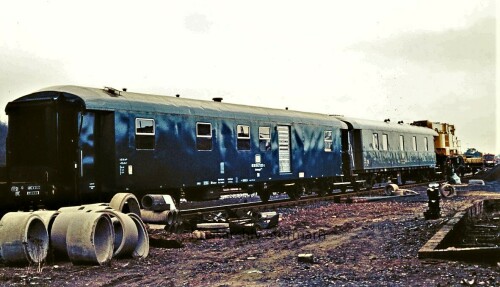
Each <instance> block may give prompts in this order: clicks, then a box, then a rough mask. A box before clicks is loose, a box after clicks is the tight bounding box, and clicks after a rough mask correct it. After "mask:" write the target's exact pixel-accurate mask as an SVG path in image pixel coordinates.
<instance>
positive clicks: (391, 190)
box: [384, 183, 399, 195]
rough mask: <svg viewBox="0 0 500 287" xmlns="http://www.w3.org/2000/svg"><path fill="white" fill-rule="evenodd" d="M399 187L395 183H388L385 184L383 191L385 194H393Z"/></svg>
mask: <svg viewBox="0 0 500 287" xmlns="http://www.w3.org/2000/svg"><path fill="white" fill-rule="evenodd" d="M398 189H399V186H398V185H397V184H393V183H390V184H388V185H386V186H385V188H384V192H385V194H386V195H393V194H394V192H395V191H396V190H398Z"/></svg>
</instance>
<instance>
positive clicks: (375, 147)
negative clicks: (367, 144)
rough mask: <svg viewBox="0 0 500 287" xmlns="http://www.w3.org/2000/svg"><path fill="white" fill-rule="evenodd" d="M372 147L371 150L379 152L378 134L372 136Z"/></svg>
mask: <svg viewBox="0 0 500 287" xmlns="http://www.w3.org/2000/svg"><path fill="white" fill-rule="evenodd" d="M372 146H373V150H380V145H379V139H378V133H373V134H372Z"/></svg>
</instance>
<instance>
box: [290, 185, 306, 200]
mask: <svg viewBox="0 0 500 287" xmlns="http://www.w3.org/2000/svg"><path fill="white" fill-rule="evenodd" d="M287 189H288V190H287V191H286V194H288V197H290V199H292V200H297V199H299V198H300V197H301V196H302V193H303V191H304V188H303V187H302V186H301V185H300V184H295V185H293V186H289V187H288V188H287Z"/></svg>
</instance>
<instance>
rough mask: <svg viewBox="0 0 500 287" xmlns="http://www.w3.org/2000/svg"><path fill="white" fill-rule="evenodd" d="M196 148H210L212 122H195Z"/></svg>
mask: <svg viewBox="0 0 500 287" xmlns="http://www.w3.org/2000/svg"><path fill="white" fill-rule="evenodd" d="M196 149H197V150H212V124H210V123H196Z"/></svg>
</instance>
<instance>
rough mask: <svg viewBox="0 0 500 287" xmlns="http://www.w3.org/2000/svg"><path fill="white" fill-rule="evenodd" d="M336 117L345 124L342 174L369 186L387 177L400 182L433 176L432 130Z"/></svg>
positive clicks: (401, 124)
mask: <svg viewBox="0 0 500 287" xmlns="http://www.w3.org/2000/svg"><path fill="white" fill-rule="evenodd" d="M337 118H338V119H339V120H342V121H343V122H344V123H346V124H347V126H348V129H347V130H345V131H344V134H343V142H342V143H343V145H342V146H343V150H344V163H345V164H344V174H351V175H353V176H356V177H358V178H360V179H363V180H365V181H366V183H367V185H368V186H371V185H373V184H374V183H376V182H384V181H387V179H388V178H391V179H393V178H397V179H398V181H399V183H400V184H401V183H403V182H404V181H406V180H423V179H425V178H427V179H430V178H432V177H433V176H434V173H435V167H436V155H435V151H434V136H436V135H437V133H436V132H435V131H434V130H432V129H428V128H424V127H417V126H413V125H408V124H403V123H402V122H399V123H391V122H390V120H385V121H373V120H364V119H354V118H347V117H337ZM348 158H350V160H349V159H348Z"/></svg>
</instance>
